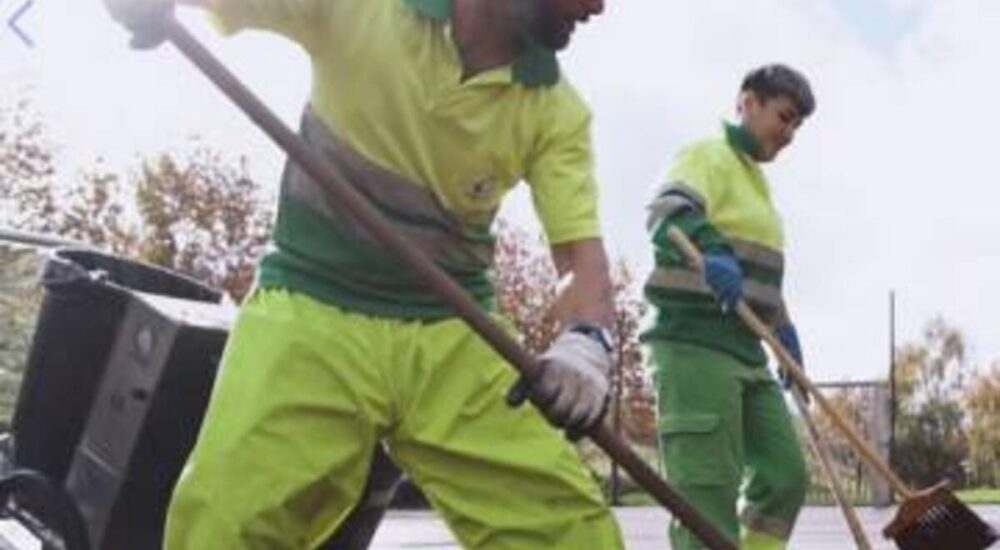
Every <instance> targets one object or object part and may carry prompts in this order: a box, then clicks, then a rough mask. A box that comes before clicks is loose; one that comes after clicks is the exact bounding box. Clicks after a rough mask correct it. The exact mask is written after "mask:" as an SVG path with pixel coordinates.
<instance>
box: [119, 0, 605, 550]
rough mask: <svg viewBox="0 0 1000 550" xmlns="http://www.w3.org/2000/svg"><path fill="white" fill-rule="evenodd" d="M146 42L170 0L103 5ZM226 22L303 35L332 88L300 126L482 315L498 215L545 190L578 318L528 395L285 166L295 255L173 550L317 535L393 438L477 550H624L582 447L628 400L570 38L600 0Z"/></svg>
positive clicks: (206, 458) (287, 241)
mask: <svg viewBox="0 0 1000 550" xmlns="http://www.w3.org/2000/svg"><path fill="white" fill-rule="evenodd" d="M105 3H106V4H107V6H108V8H109V9H110V11H111V13H112V15H113V16H114V17H115V18H116V19H117V20H118V21H120V22H122V23H123V24H124V25H125V26H126V27H127V28H129V29H130V30H131V31H132V33H133V42H132V43H133V45H135V46H137V47H152V46H155V45H156V44H157V43H158V42H160V41H162V36H161V33H160V32H159V26H158V24H157V22H158V21H162V18H163V17H164V16H165V15H168V14H169V12H170V10H171V9H172V7H173V6H172V3H171V1H170V0H106V2H105ZM188 3H197V4H199V5H202V6H203V7H206V8H207V9H209V10H210V11H211V12H212V13H213V14H214V16H215V17H216V19H217V21H218V24H219V25H220V27H221V28H222V29H223V30H224V31H225V32H227V33H234V32H237V31H240V30H242V29H248V28H256V29H266V30H270V31H274V32H277V33H280V34H282V35H284V36H286V37H288V38H290V39H292V40H293V41H295V42H296V43H298V44H299V45H300V46H301V47H302V48H304V49H305V51H306V52H307V53H308V55H309V56H310V58H311V60H312V68H313V85H312V93H311V97H310V101H309V105H308V107H307V108H306V110H305V113H304V115H303V117H302V124H301V135H302V137H303V139H304V140H305V141H306V142H307V143H308V145H309V146H310V147H312V148H313V150H314V151H316V152H318V153H319V154H321V155H322V156H323V157H325V159H326V160H327V161H328V162H331V163H334V164H336V165H338V166H339V167H340V168H341V170H342V171H343V172H344V173H345V174H346V175H347V178H348V179H349V180H350V184H351V185H353V186H354V188H355V189H356V190H358V191H360V192H361V193H363V194H364V195H365V196H367V198H368V199H370V201H371V202H372V203H373V204H374V205H375V206H376V207H377V208H378V209H379V210H380V211H381V212H382V213H383V214H384V216H385V217H386V218H387V219H388V220H390V221H391V223H392V224H393V225H394V226H395V227H396V229H397V230H398V231H400V232H401V233H402V234H403V235H404V236H406V237H407V238H408V239H409V240H410V242H411V243H412V244H413V246H415V247H419V248H420V249H421V250H423V251H424V252H425V253H426V254H428V255H430V257H431V258H432V259H433V260H434V261H436V262H437V263H438V265H440V266H441V267H442V268H443V269H445V270H446V271H447V272H448V273H449V274H450V275H451V276H452V277H453V278H454V279H455V280H456V281H457V282H458V283H459V284H461V285H462V286H463V287H464V288H465V289H466V290H467V291H468V292H469V293H470V294H471V295H472V296H473V297H474V298H476V299H477V300H478V301H479V302H480V303H481V304H482V305H483V307H485V308H493V307H494V306H493V304H494V296H493V289H492V286H491V283H490V277H489V276H488V270H489V269H490V268H491V265H492V260H493V238H492V236H491V234H490V226H491V223H492V222H493V220H494V216H495V215H496V212H497V209H498V207H499V205H500V202H501V199H502V197H503V196H504V195H505V194H506V192H507V191H509V190H510V189H511V188H512V187H514V185H515V184H517V183H518V182H519V181H521V180H524V181H526V182H527V183H528V184H529V185H530V189H531V193H532V197H533V200H534V204H535V208H536V211H537V213H538V215H539V218H540V220H541V222H542V225H543V226H544V229H545V232H546V235H547V237H548V240H549V242H550V244H551V247H552V255H553V259H554V262H555V264H556V266H557V268H558V270H559V272H560V273H561V274H563V275H565V276H569V277H571V278H572V282H571V284H570V286H569V290H568V291H567V294H566V295H564V296H563V300H562V303H563V304H565V306H566V307H565V311H567V312H568V314H567V315H566V319H565V323H564V327H565V328H564V330H563V331H562V333H561V334H560V335H559V336H558V337H557V338H556V340H555V342H554V343H553V344H552V347H551V348H550V349H549V350H548V351H547V352H546V353H545V354H543V356H542V357H541V360H542V362H543V364H544V366H545V368H544V371H543V374H542V375H541V376H540V378H539V379H538V380H533V381H531V383H530V390H531V392H533V395H534V397H535V399H536V400H537V402H539V403H541V404H542V405H541V407H542V409H543V412H544V414H545V416H544V417H543V416H542V415H540V414H538V412H537V411H536V410H534V409H533V408H531V407H521V408H513V409H512V408H510V407H509V406H508V405H507V404H506V402H505V394H506V392H507V389H508V388H509V387H510V386H512V384H514V382H515V378H516V373H515V372H514V371H513V370H512V369H511V368H510V367H509V366H507V365H506V364H504V361H503V360H502V359H501V358H500V357H499V356H498V355H496V354H495V353H494V352H493V350H492V349H491V348H490V347H489V346H487V345H486V344H485V343H484V342H483V341H482V340H480V339H479V338H478V337H477V336H476V335H475V334H474V333H473V332H472V331H471V330H470V329H469V328H468V327H467V326H466V325H465V324H464V323H463V322H462V321H461V320H459V319H458V318H457V317H455V315H454V313H453V312H452V311H451V309H450V308H449V307H448V306H447V304H445V303H444V302H443V301H442V300H440V299H438V297H437V296H435V295H433V294H431V293H430V292H429V291H427V290H426V289H425V288H424V287H423V286H422V285H421V283H420V282H419V281H418V280H417V279H416V278H415V277H414V276H413V275H412V274H411V273H410V272H409V270H407V269H406V268H405V266H401V265H400V264H399V262H398V261H397V259H396V258H393V257H389V256H388V255H387V254H386V253H385V251H384V250H383V249H382V248H381V247H380V246H379V245H378V244H377V243H376V242H374V241H373V239H372V237H371V236H370V235H369V234H368V233H367V232H366V231H365V230H363V229H362V228H360V227H358V226H357V225H356V224H355V223H354V221H353V220H352V218H351V213H350V212H344V211H343V210H342V209H341V208H339V207H338V205H337V204H336V202H334V201H328V200H326V193H327V191H326V190H325V189H324V188H323V186H322V185H321V184H319V183H318V182H315V181H313V180H312V179H310V178H309V177H308V176H307V175H306V174H304V173H303V172H302V171H300V170H299V168H298V167H297V166H296V165H294V164H291V163H290V164H288V165H287V166H286V169H285V172H284V175H283V180H282V190H281V199H280V205H279V211H278V220H277V226H276V229H275V232H274V235H273V241H274V248H273V251H271V252H270V253H269V254H267V255H266V257H265V258H264V259H263V260H262V263H261V266H260V271H259V276H258V278H259V280H258V288H257V290H256V291H255V292H254V293H253V294H252V296H251V297H250V298H249V299H248V300H247V302H246V304H244V306H243V310H242V313H241V315H240V317H239V320H238V322H237V324H236V326H235V328H234V330H233V332H232V334H231V336H230V340H229V343H228V346H227V349H226V353H225V357H224V359H223V364H222V367H221V370H220V374H219V378H218V380H217V381H216V385H215V388H214V392H213V395H212V399H211V402H210V404H209V410H208V412H207V414H206V417H205V420H204V424H203V426H202V429H201V433H200V435H199V438H198V442H197V444H196V446H195V449H194V451H193V452H192V455H191V456H190V458H189V460H188V463H187V465H186V467H185V469H184V472H183V474H182V476H181V479H180V480H179V482H178V485H177V487H176V489H175V491H174V496H173V500H172V503H171V507H170V511H169V516H168V521H167V535H166V547H167V548H168V549H175V550H176V549H202V548H204V549H209V548H210V549H213V550H214V549H218V548H225V549H237V548H269V549H273V548H313V547H315V546H317V545H318V544H320V543H322V541H323V540H325V538H326V537H328V536H329V535H330V533H331V532H332V531H333V530H334V529H335V528H336V526H337V525H338V524H339V523H340V522H341V521H342V520H343V519H344V518H345V517H346V516H347V515H348V513H349V512H350V511H351V507H352V506H353V505H354V504H355V502H356V501H357V499H358V497H359V494H360V492H361V490H362V486H363V485H364V482H365V477H366V472H367V471H368V466H369V463H370V461H371V459H372V454H373V452H374V449H375V448H376V446H377V445H379V444H380V443H384V444H385V445H386V447H387V449H388V452H389V454H390V455H391V457H392V459H393V460H394V461H395V462H396V463H398V464H399V465H400V466H401V467H402V468H403V470H405V471H406V473H407V474H408V475H409V476H410V478H411V479H413V480H414V481H415V482H416V483H417V484H418V485H419V486H420V487H421V488H422V489H423V491H424V493H425V494H426V495H427V497H428V498H429V500H430V501H431V502H432V504H433V505H434V506H435V507H436V508H437V509H438V510H439V511H440V512H441V514H442V515H443V516H444V518H445V520H446V521H447V522H448V524H449V526H450V527H451V529H452V530H453V531H454V533H455V534H456V536H457V537H458V539H459V541H460V542H461V544H462V545H463V546H464V547H467V548H484V549H494V548H496V549H500V548H504V549H531V548H538V549H542V548H544V549H556V548H564V549H580V548H601V549H614V548H620V547H622V541H621V536H620V533H619V530H618V527H617V524H616V523H615V521H614V518H613V516H612V515H611V513H610V511H609V510H608V508H607V507H606V506H605V504H604V503H603V501H602V499H601V495H600V493H599V491H598V489H597V487H596V485H595V484H594V482H593V481H592V479H591V478H590V477H589V475H588V472H587V470H586V469H585V468H584V466H583V465H582V463H581V462H580V459H579V457H578V456H577V454H576V451H575V449H574V447H573V446H572V445H571V444H570V443H569V442H568V441H566V439H565V438H564V437H563V436H562V434H561V433H560V432H558V431H557V430H554V429H552V427H551V426H550V425H549V423H548V422H546V417H547V419H548V421H549V422H551V423H552V424H554V425H556V426H558V427H560V428H566V429H570V430H574V431H577V430H579V431H586V430H587V429H589V428H590V427H592V426H593V425H595V423H597V422H599V421H600V419H601V416H602V413H603V410H604V408H605V402H606V399H607V394H608V379H607V377H608V371H609V369H610V367H611V365H612V358H611V346H610V343H609V341H608V339H607V331H606V330H605V329H604V327H606V326H608V325H609V324H610V321H611V319H612V305H611V290H610V284H609V279H608V272H607V260H606V257H605V253H604V250H603V245H602V244H601V240H600V237H599V228H598V217H597V197H596V186H595V182H594V178H593V165H592V164H593V159H592V153H591V143H590V115H589V112H588V110H587V108H586V106H585V105H584V103H583V102H582V100H581V99H580V98H579V97H578V96H577V94H576V92H575V91H574V90H573V88H572V86H571V85H570V84H569V83H568V82H567V81H566V79H565V78H564V77H563V76H562V75H561V74H560V70H559V65H558V63H557V61H556V58H555V52H556V51H557V50H560V49H562V48H563V47H565V46H566V45H567V44H568V42H569V40H570V36H571V34H572V32H573V30H574V28H575V25H576V24H577V23H578V22H583V21H586V20H587V19H588V18H589V17H590V16H593V15H597V14H599V13H600V12H601V11H602V9H603V1H602V0H541V1H539V0H200V1H191V0H188Z"/></svg>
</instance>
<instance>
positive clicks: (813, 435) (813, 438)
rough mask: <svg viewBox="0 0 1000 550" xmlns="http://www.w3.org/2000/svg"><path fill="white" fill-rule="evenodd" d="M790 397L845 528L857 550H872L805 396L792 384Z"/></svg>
mask: <svg viewBox="0 0 1000 550" xmlns="http://www.w3.org/2000/svg"><path fill="white" fill-rule="evenodd" d="M792 398H793V399H794V400H795V406H796V407H797V408H798V409H799V415H800V416H802V422H803V423H804V424H805V425H806V435H807V438H808V439H809V443H810V446H811V448H812V450H813V454H815V455H816V459H817V460H819V464H820V469H822V470H823V474H824V475H826V478H827V480H828V481H829V483H830V492H831V493H833V498H834V500H836V501H837V506H839V507H840V511H841V513H843V514H844V520H845V521H846V522H847V528H848V529H850V530H851V536H852V537H854V543H855V544H856V545H857V546H858V549H859V550H872V544H871V542H870V541H869V540H868V536H867V535H866V534H865V529H864V527H862V525H861V520H860V519H858V514H857V511H855V510H854V506H852V505H851V503H850V501H848V499H847V496H846V495H845V494H844V488H843V487H842V486H841V484H840V479H839V478H838V477H837V471H836V469H835V468H834V465H833V459H831V458H830V448H829V447H828V446H827V445H826V441H824V440H823V438H822V436H821V435H820V433H819V430H817V429H816V424H815V423H814V422H813V419H812V415H811V414H810V413H809V404H808V403H806V398H805V396H804V395H803V394H802V390H801V389H800V388H798V387H796V386H793V387H792Z"/></svg>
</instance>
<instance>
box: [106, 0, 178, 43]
mask: <svg viewBox="0 0 1000 550" xmlns="http://www.w3.org/2000/svg"><path fill="white" fill-rule="evenodd" d="M104 7H106V8H107V10H108V13H110V14H111V17H112V18H113V19H114V20H115V21H117V22H119V23H121V24H122V26H124V27H125V28H126V29H128V31H129V32H130V33H132V40H131V41H130V42H129V45H131V46H132V47H133V48H135V49H137V50H147V49H151V48H155V47H157V46H159V45H160V44H161V43H163V41H164V40H166V33H165V30H164V28H165V27H164V23H165V22H166V21H167V20H169V18H171V17H173V11H174V0H104Z"/></svg>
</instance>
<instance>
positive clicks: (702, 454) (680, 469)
mask: <svg viewBox="0 0 1000 550" xmlns="http://www.w3.org/2000/svg"><path fill="white" fill-rule="evenodd" d="M719 422H720V418H719V415H716V414H707V413H692V414H670V415H665V416H663V417H662V418H660V422H659V424H660V426H659V427H660V452H661V453H663V461H664V464H665V465H666V468H667V478H668V479H669V481H670V482H671V483H676V484H683V485H727V484H729V483H730V481H729V479H728V478H730V477H731V475H730V473H729V472H728V463H729V461H728V460H727V459H726V457H727V456H729V449H727V448H725V441H724V439H723V437H722V432H721V430H720V429H719Z"/></svg>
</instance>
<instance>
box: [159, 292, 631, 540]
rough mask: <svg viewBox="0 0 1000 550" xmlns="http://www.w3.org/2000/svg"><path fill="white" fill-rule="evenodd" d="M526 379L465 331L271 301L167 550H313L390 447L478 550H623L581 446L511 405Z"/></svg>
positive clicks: (243, 337)
mask: <svg viewBox="0 0 1000 550" xmlns="http://www.w3.org/2000/svg"><path fill="white" fill-rule="evenodd" d="M515 376H516V375H515V372H514V371H513V370H512V369H511V368H510V367H509V366H508V365H506V364H505V363H504V361H503V360H502V359H501V358H500V357H499V356H498V355H496V354H495V353H494V352H493V351H492V349H491V348H489V347H488V346H487V345H486V344H485V343H484V342H483V341H482V340H481V339H480V338H479V337H478V336H476V335H475V334H474V333H473V332H472V331H471V330H470V329H469V328H468V327H466V326H465V324H464V323H463V322H461V321H460V320H458V319H448V320H444V321H439V322H419V321H404V320H397V319H387V318H377V317H371V316H366V315H360V314H356V313H351V312H347V311H343V310H340V309H338V308H335V307H331V306H329V305H327V304H324V303H321V302H318V301H316V300H313V299H311V298H309V297H307V296H305V295H302V294H296V293H292V292H287V291H282V290H259V291H257V292H256V293H255V294H254V295H253V297H252V298H251V299H250V301H249V302H248V303H247V305H246V306H245V307H244V308H243V311H242V312H241V314H240V317H239V319H238V321H237V324H236V326H235V327H234V329H233V332H232V334H231V336H230V340H229V342H228V344H227V348H226V352H225V356H224V358H223V363H222V366H221V369H220V372H219V377H218V379H217V380H216V383H215V387H214V389H213V393H212V398H211V401H210V404H209V408H208V412H207V413H206V417H205V420H204V423H203V425H202V427H201V432H200V434H199V437H198V441H197V444H196V446H195V448H194V450H193V452H192V454H191V456H190V457H189V459H188V462H187V465H186V466H185V468H184V471H183V473H182V475H181V478H180V480H179V481H178V484H177V486H176V488H175V490H174V495H173V499H172V501H171V505H170V510H169V513H168V518H167V534H166V541H165V547H166V548H167V549H168V550H202V549H204V550H209V549H211V550H217V549H220V548H224V549H226V550H237V549H250V548H254V549H268V550H273V549H285V548H288V549H308V548H314V547H316V546H317V545H318V544H320V543H321V542H322V541H323V540H324V539H325V538H326V537H327V536H329V534H330V533H331V532H332V531H333V530H334V529H335V528H336V526H337V525H338V523H339V522H340V521H342V520H343V519H344V518H345V517H346V516H347V514H348V513H349V512H350V510H351V507H352V506H353V505H354V503H355V501H356V500H357V499H358V496H359V494H360V492H361V490H362V487H363V485H364V482H365V476H366V474H367V472H368V467H369V463H370V460H371V457H372V453H373V451H374V448H375V445H376V444H377V443H378V442H379V441H384V442H385V443H386V445H387V448H388V450H389V453H390V455H391V456H392V458H393V460H394V461H395V462H396V463H397V464H399V465H400V466H401V467H402V468H403V469H404V470H405V472H406V473H407V474H408V475H409V477H410V479H412V480H413V481H415V482H416V483H417V484H418V485H419V486H420V488H421V489H422V490H423V491H424V493H425V494H426V495H427V497H428V499H429V500H430V501H431V503H432V504H433V505H434V507H435V508H436V509H437V510H438V511H439V512H440V513H441V514H442V515H443V517H444V519H445V521H446V522H447V523H448V525H449V526H450V528H451V529H452V531H453V532H454V533H455V535H456V537H457V538H458V540H459V541H460V543H461V544H462V546H463V547H466V548H483V549H510V550H515V549H516V550H525V549H546V550H553V549H574V550H579V549H591V548H593V549H602V550H603V549H618V548H622V547H623V543H622V540H621V535H620V533H619V529H618V526H617V524H616V522H615V520H614V517H613V516H612V514H611V513H610V511H609V510H608V508H607V507H606V506H605V504H604V502H603V500H602V498H601V495H600V493H599V491H598V488H597V486H596V484H595V483H594V481H593V480H592V478H591V477H590V476H589V474H588V472H587V470H586V469H585V468H584V466H583V464H582V463H581V461H580V459H579V457H578V455H577V453H576V450H575V449H574V447H573V446H572V445H571V444H569V443H568V442H567V441H566V440H565V439H564V438H563V436H562V434H561V433H560V432H558V431H557V430H555V429H554V428H552V427H551V426H549V425H548V424H547V423H546V421H545V420H544V419H543V417H542V416H541V415H539V414H538V413H537V412H536V411H535V410H534V409H533V408H532V407H530V406H526V407H521V408H519V409H511V408H509V407H508V406H507V405H506V403H505V402H504V395H505V392H506V390H507V388H508V387H509V386H510V385H511V384H512V383H513V381H514V379H515Z"/></svg>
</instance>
